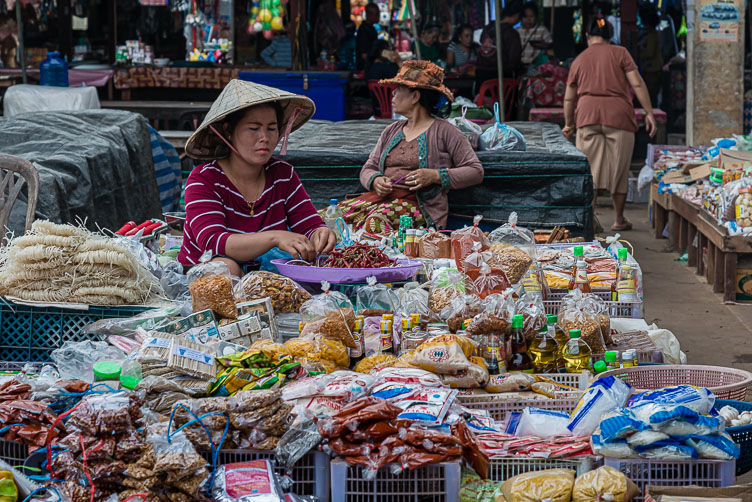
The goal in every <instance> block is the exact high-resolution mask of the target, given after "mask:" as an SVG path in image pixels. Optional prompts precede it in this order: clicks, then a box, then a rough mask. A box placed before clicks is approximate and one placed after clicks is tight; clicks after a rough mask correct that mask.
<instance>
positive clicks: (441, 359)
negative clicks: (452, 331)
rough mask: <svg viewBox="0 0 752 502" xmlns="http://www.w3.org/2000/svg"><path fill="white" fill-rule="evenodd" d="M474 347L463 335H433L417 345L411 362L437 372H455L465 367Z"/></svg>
mask: <svg viewBox="0 0 752 502" xmlns="http://www.w3.org/2000/svg"><path fill="white" fill-rule="evenodd" d="M475 347H476V344H475V342H473V341H472V340H470V339H469V338H467V337H464V336H457V335H439V336H435V337H433V338H431V339H430V340H428V341H426V342H423V343H422V344H421V345H420V347H418V349H417V351H416V352H415V356H414V357H413V359H412V361H411V364H412V365H413V366H417V367H418V368H422V369H424V370H426V371H431V372H433V373H437V374H450V375H451V374H457V373H460V372H461V371H463V370H464V369H466V368H467V366H468V364H469V361H468V357H470V356H472V355H473V352H475Z"/></svg>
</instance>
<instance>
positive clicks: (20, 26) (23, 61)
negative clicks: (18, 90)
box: [16, 0, 29, 84]
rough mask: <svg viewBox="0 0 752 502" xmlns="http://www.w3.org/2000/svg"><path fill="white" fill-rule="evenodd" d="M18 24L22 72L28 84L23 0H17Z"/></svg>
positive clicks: (19, 57) (25, 82) (19, 56)
mask: <svg viewBox="0 0 752 502" xmlns="http://www.w3.org/2000/svg"><path fill="white" fill-rule="evenodd" d="M16 25H17V26H18V52H19V55H18V59H20V60H21V74H22V75H23V83H24V84H28V83H29V80H28V78H27V76H26V49H24V41H23V21H22V20H21V0H16Z"/></svg>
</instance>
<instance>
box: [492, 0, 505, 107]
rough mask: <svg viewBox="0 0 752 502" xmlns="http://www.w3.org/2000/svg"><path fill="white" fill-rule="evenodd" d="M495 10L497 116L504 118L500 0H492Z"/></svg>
mask: <svg viewBox="0 0 752 502" xmlns="http://www.w3.org/2000/svg"><path fill="white" fill-rule="evenodd" d="M494 6H495V11H496V16H495V17H496V19H495V20H494V23H495V24H496V64H497V66H498V76H499V118H500V119H501V120H502V121H503V120H504V117H505V115H504V68H503V61H502V58H501V0H494Z"/></svg>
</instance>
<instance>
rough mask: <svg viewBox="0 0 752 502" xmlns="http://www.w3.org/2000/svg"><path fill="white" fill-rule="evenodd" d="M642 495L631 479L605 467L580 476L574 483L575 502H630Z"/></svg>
mask: <svg viewBox="0 0 752 502" xmlns="http://www.w3.org/2000/svg"><path fill="white" fill-rule="evenodd" d="M639 494H640V489H639V488H637V485H635V484H634V483H633V482H632V480H631V479H629V478H628V477H626V476H625V475H624V474H623V473H621V472H619V471H617V470H616V469H614V468H613V467H609V466H607V465H604V466H602V467H599V468H597V469H596V470H594V471H590V472H586V473H584V474H582V475H580V476H579V477H578V478H577V480H576V481H575V482H574V490H573V491H572V500H573V501H574V502H600V501H602V500H608V501H610V502H629V501H630V500H632V499H633V498H634V497H636V496H637V495H639Z"/></svg>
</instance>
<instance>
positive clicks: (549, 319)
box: [546, 314, 559, 324]
mask: <svg viewBox="0 0 752 502" xmlns="http://www.w3.org/2000/svg"><path fill="white" fill-rule="evenodd" d="M558 320H559V319H558V318H557V317H556V315H554V314H548V315H547V316H546V324H556V322H557V321H558Z"/></svg>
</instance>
